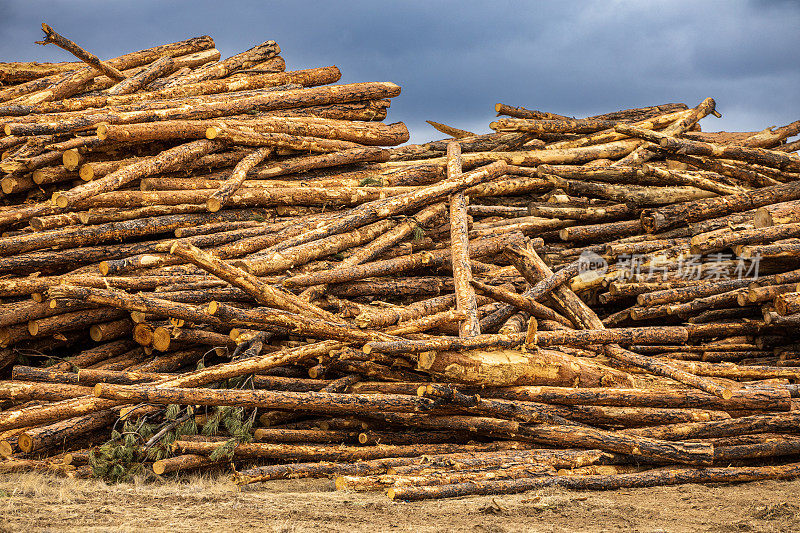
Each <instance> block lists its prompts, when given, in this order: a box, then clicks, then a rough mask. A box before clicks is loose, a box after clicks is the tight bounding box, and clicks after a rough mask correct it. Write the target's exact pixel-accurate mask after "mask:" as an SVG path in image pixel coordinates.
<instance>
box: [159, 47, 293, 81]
mask: <svg viewBox="0 0 800 533" xmlns="http://www.w3.org/2000/svg"><path fill="white" fill-rule="evenodd" d="M280 53H281V49H280V47H279V46H278V45H277V43H275V41H264V42H263V43H261V44H259V45H256V46H254V47H253V48H251V49H250V50H247V51H245V52H242V53H239V54H236V55H234V56H231V57H229V58H227V59H224V60H222V61H219V62H217V63H214V64H212V65H208V66H205V67H202V68H198V69H196V70H194V71H192V72H190V73H189V74H187V75H185V76H181V77H179V78H175V79H174V80H172V81H171V82H170V83H168V84H167V87H175V86H178V85H186V84H190V83H197V82H201V81H205V80H212V79H218V78H224V77H225V76H227V75H229V74H232V73H233V72H235V71H237V70H239V69H241V68H243V67H245V66H250V65H254V64H256V63H260V62H262V61H266V60H268V59H270V58H272V57H275V56H277V55H278V54H280Z"/></svg>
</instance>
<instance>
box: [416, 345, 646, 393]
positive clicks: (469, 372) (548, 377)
mask: <svg viewBox="0 0 800 533" xmlns="http://www.w3.org/2000/svg"><path fill="white" fill-rule="evenodd" d="M418 365H419V367H420V368H421V369H423V370H425V371H427V372H430V373H432V374H435V375H439V376H442V377H444V378H446V379H447V380H448V381H452V382H456V383H468V384H473V385H481V386H489V387H492V386H517V385H551V386H573V387H607V386H630V385H631V384H632V378H631V377H630V376H629V375H628V374H626V373H624V372H620V371H618V370H614V369H611V368H608V367H605V366H602V365H599V364H597V363H594V362H592V361H589V360H586V359H581V358H577V357H571V356H569V355H566V354H564V353H561V352H557V351H554V350H538V351H536V352H533V353H524V352H520V351H517V350H500V349H493V350H491V351H460V352H428V353H422V354H420V356H419V360H418Z"/></svg>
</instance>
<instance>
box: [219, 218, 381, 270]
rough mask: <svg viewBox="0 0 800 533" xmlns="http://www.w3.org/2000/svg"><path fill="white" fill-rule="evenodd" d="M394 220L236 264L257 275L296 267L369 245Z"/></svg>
mask: <svg viewBox="0 0 800 533" xmlns="http://www.w3.org/2000/svg"><path fill="white" fill-rule="evenodd" d="M395 225H396V223H395V221H393V220H383V221H379V222H374V223H372V224H369V225H367V226H363V227H361V228H358V229H356V230H353V231H351V232H348V233H340V234H338V235H331V236H330V237H325V238H322V239H318V240H315V241H312V242H309V243H305V244H301V245H298V246H295V247H293V248H288V249H284V250H280V251H277V252H274V253H262V254H259V255H256V256H252V258H249V259H243V260H239V261H235V262H234V263H233V264H234V265H236V266H239V267H241V268H243V269H244V270H246V271H247V272H250V273H251V274H253V275H255V276H264V275H267V274H273V273H277V272H283V271H286V270H289V269H292V268H296V267H299V266H302V265H305V264H307V263H310V262H311V261H313V260H315V259H319V258H321V257H325V256H328V255H332V254H335V253H339V252H342V251H345V250H348V249H351V248H353V247H356V246H359V245H362V244H365V243H369V242H371V241H373V240H375V239H376V238H378V237H380V236H381V235H382V234H384V233H386V232H387V231H389V230H391V229H392V228H393V227H395Z"/></svg>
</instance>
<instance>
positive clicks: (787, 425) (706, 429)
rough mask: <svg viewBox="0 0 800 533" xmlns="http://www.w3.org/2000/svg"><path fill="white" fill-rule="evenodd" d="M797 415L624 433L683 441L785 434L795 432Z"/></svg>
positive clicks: (759, 415)
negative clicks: (759, 434)
mask: <svg viewBox="0 0 800 533" xmlns="http://www.w3.org/2000/svg"><path fill="white" fill-rule="evenodd" d="M797 422H798V415H797V413H794V412H792V413H780V414H758V415H752V416H743V417H739V418H733V419H731V420H711V421H708V422H684V423H682V424H670V425H665V426H656V427H652V428H632V429H626V430H624V432H625V433H629V434H634V435H640V436H644V437H648V438H655V439H667V440H683V439H705V438H712V437H713V438H716V437H728V436H735V435H746V434H750V433H775V432H778V433H785V432H793V431H796V428H797Z"/></svg>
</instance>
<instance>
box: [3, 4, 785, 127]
mask: <svg viewBox="0 0 800 533" xmlns="http://www.w3.org/2000/svg"><path fill="white" fill-rule="evenodd" d="M45 18H46V20H47V22H48V23H50V24H51V25H53V26H54V27H55V28H56V29H57V31H59V32H61V33H63V34H65V35H67V36H69V37H72V38H74V39H75V40H76V41H78V42H79V43H81V44H83V45H84V46H86V47H87V48H88V49H90V50H93V51H94V52H96V53H97V54H98V55H101V56H102V57H112V56H115V55H119V54H122V53H125V52H127V51H130V50H132V49H140V48H146V47H149V46H153V45H156V44H160V43H163V42H167V41H172V40H178V39H183V38H186V37H190V36H193V35H201V34H210V35H212V36H213V37H214V38H215V40H216V42H217V47H218V48H219V49H220V50H221V51H222V53H223V55H224V56H227V55H231V54H234V53H236V52H238V51H241V50H244V49H246V48H249V47H250V46H252V45H253V44H256V43H258V42H261V41H263V40H265V39H274V40H276V41H278V43H279V44H280V45H281V47H282V49H283V54H282V55H283V56H284V57H285V58H286V61H287V64H288V65H289V68H306V67H312V66H323V65H329V64H336V65H338V66H339V67H340V68H341V70H342V72H343V74H344V75H343V79H342V81H343V82H351V81H369V80H390V81H394V82H396V83H398V84H400V85H402V87H403V94H402V96H401V97H399V98H397V99H395V100H394V101H393V103H392V109H391V111H390V119H392V120H403V121H405V122H406V123H407V124H408V125H409V127H410V128H411V129H412V132H413V139H414V140H415V141H422V140H426V139H432V138H437V137H440V135H439V134H438V133H437V132H435V131H433V130H432V129H431V128H430V127H429V126H427V125H426V124H425V123H424V120H425V119H431V120H437V121H440V122H446V123H449V124H452V125H454V126H457V127H462V128H465V129H473V130H476V131H487V128H488V122H489V121H491V120H492V118H493V115H494V113H493V106H494V104H495V103H496V102H504V103H508V104H511V105H523V106H526V107H530V108H536V109H543V110H548V111H553V112H557V113H561V114H566V115H574V116H586V115H591V114H597V113H603V112H607V111H611V110H616V109H620V108H624V107H636V106H644V105H652V104H659V103H665V102H679V101H680V102H686V103H687V104H689V105H694V104H695V103H697V102H699V101H700V100H702V99H703V98H705V97H706V96H713V97H714V98H716V100H717V104H718V109H719V110H720V111H721V112H722V113H723V114H724V115H725V118H724V119H723V120H716V121H714V122H712V120H714V119H707V120H706V121H704V127H705V128H706V129H730V130H735V129H742V130H744V129H748V130H757V129H761V128H763V127H766V126H770V125H775V124H782V123H788V122H791V121H793V120H796V119H798V118H800V96H799V95H798V91H797V88H798V87H799V86H800V69H799V68H798V66H800V65H798V60H797V50H798V48H799V47H798V45H800V32H798V27H800V3H798V2H796V1H786V0H784V1H780V0H777V1H776V0H772V1H767V0H758V1H752V2H744V1H704V2H688V1H682V0H681V1H676V0H673V1H648V2H643V1H599V0H598V1H584V2H556V1H552V2H464V1H460V2H452V1H440V2H431V1H428V2H416V1H411V2H397V3H395V2H375V1H370V2H358V1H347V2H297V1H295V2H280V1H278V2H245V1H234V2H219V1H217V2H208V1H197V2H163V1H148V0H144V1H138V2H131V3H123V2H94V1H77V2H36V1H34V2H21V1H20V2H5V3H2V2H0V35H2V36H3V39H2V40H1V41H0V60H12V59H24V60H50V61H60V60H67V59H69V58H68V57H67V55H66V53H64V52H62V51H60V50H57V49H54V48H51V47H39V46H35V45H32V44H31V43H32V42H33V41H34V40H37V39H39V38H40V36H41V31H40V30H39V23H40V22H42V21H43V20H44V19H45Z"/></svg>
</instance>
